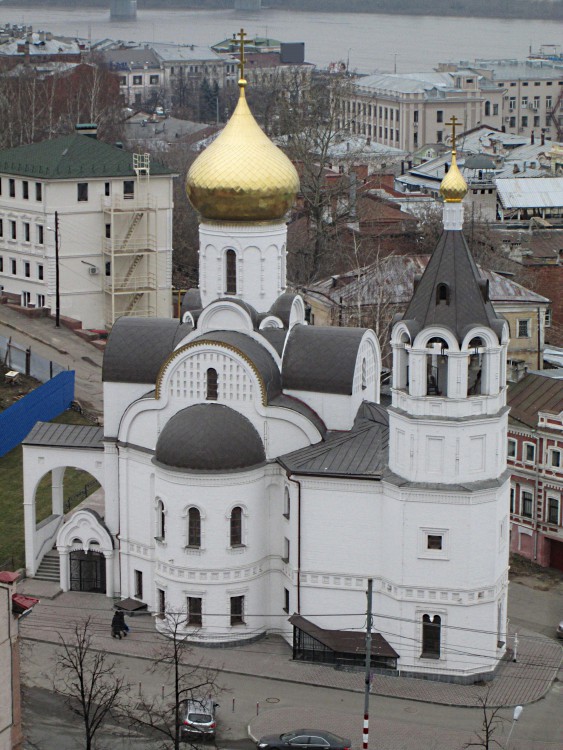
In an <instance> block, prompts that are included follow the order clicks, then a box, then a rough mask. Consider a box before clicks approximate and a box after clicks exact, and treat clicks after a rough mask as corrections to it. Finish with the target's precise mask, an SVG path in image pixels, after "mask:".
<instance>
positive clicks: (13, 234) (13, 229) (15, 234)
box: [10, 221, 18, 240]
mask: <svg viewBox="0 0 563 750" xmlns="http://www.w3.org/2000/svg"><path fill="white" fill-rule="evenodd" d="M10 236H11V238H12V239H13V240H17V238H18V230H17V227H16V222H15V221H10Z"/></svg>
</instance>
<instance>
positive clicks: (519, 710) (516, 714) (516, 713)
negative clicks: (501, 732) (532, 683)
mask: <svg viewBox="0 0 563 750" xmlns="http://www.w3.org/2000/svg"><path fill="white" fill-rule="evenodd" d="M523 710H524V709H523V707H522V706H516V708H515V709H514V713H513V715H512V724H511V725H510V732H509V733H508V737H507V738H506V745H505V746H504V748H505V750H506V748H507V747H508V743H509V742H510V736H511V734H512V730H513V729H514V725H515V724H516V722H517V721H518V719H519V718H520V717H521V716H522V711H523Z"/></svg>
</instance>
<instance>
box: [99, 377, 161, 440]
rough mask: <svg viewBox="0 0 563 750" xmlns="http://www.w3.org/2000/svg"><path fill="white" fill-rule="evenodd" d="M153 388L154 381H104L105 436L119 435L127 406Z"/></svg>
mask: <svg viewBox="0 0 563 750" xmlns="http://www.w3.org/2000/svg"><path fill="white" fill-rule="evenodd" d="M153 389H154V383H109V382H105V383H103V397H104V435H105V437H117V435H118V433H119V425H120V422H121V419H122V417H123V414H124V413H125V411H126V410H127V408H128V407H129V406H130V405H131V404H133V403H134V402H135V401H137V400H138V399H140V398H142V397H143V396H144V395H145V394H147V393H149V392H150V391H152V390H153Z"/></svg>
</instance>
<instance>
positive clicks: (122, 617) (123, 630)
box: [115, 609, 129, 635]
mask: <svg viewBox="0 0 563 750" xmlns="http://www.w3.org/2000/svg"><path fill="white" fill-rule="evenodd" d="M115 614H116V615H117V616H118V618H119V632H120V633H123V635H127V633H128V632H129V625H127V623H126V622H125V612H124V611H123V610H122V609H120V610H118V611H117V612H116V613H115Z"/></svg>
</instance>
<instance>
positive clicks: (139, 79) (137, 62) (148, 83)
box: [103, 45, 163, 105]
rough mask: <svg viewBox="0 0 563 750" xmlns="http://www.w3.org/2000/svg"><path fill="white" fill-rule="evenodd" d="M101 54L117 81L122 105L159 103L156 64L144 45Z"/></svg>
mask: <svg viewBox="0 0 563 750" xmlns="http://www.w3.org/2000/svg"><path fill="white" fill-rule="evenodd" d="M103 54H104V60H105V61H106V63H107V65H108V67H109V69H110V70H111V71H112V72H114V73H115V74H116V75H117V77H118V79H119V93H120V94H121V96H122V97H123V103H124V104H134V105H141V104H145V103H147V102H150V101H154V103H155V104H156V103H159V102H160V103H163V72H162V70H161V69H160V60H159V59H158V58H157V56H156V54H155V52H154V50H152V49H151V48H150V47H149V46H148V45H145V46H144V47H126V48H120V49H109V50H106V51H105V52H104V53H103Z"/></svg>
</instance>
